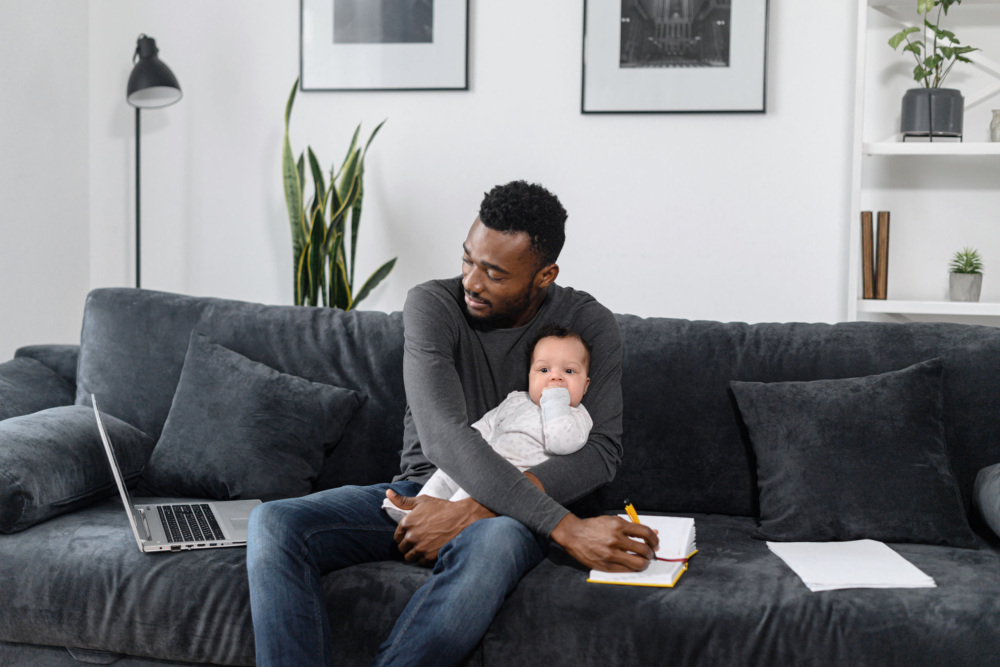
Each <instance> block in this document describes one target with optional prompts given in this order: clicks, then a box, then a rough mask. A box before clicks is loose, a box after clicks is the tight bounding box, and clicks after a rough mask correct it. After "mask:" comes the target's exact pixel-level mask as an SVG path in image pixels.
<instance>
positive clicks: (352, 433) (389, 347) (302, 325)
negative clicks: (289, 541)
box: [76, 288, 406, 488]
mask: <svg viewBox="0 0 1000 667" xmlns="http://www.w3.org/2000/svg"><path fill="white" fill-rule="evenodd" d="M196 329H197V331H198V332H199V333H202V334H204V335H206V336H207V337H208V338H209V339H210V340H212V341H213V342H215V343H218V344H220V345H222V346H224V347H226V348H228V349H230V350H233V351H235V352H237V353H239V354H242V355H243V356H245V357H247V358H248V359H252V360H253V361H258V362H260V363H263V364H266V365H267V366H270V367H271V368H273V369H275V370H278V371H281V372H282V373H288V374H290V375H295V376H298V377H302V378H305V379H307V380H310V381H312V382H321V383H324V384H329V385H332V386H335V387H343V388H345V389H351V390H353V391H357V392H358V393H360V394H362V395H364V396H366V397H368V400H367V401H366V402H365V404H364V405H363V406H362V407H361V408H360V409H359V410H358V413H357V415H356V416H355V418H354V419H352V420H351V423H350V424H348V426H347V431H346V432H345V434H344V437H343V438H342V439H341V442H340V444H338V445H337V447H335V448H334V449H333V451H332V452H331V453H330V455H329V456H328V457H327V459H326V461H325V463H324V466H323V470H322V472H321V473H320V476H319V479H318V480H317V482H316V487H317V488H329V487H332V486H339V485H342V484H373V483H377V482H386V481H389V480H390V479H391V478H392V476H393V475H394V474H395V473H397V472H398V471H399V450H400V448H401V446H402V441H403V414H404V412H405V409H406V397H405V394H404V392H403V324H402V317H401V314H400V313H393V314H391V315H387V314H385V313H377V312H367V311H350V312H344V311H340V310H335V309H332V308H313V307H307V306H266V305H262V304H255V303H245V302H241V301H229V300H225V299H212V298H199V297H190V296H182V295H177V294H167V293H163V292H154V291H149V290H136V289H129V288H113V289H98V290H94V291H92V292H91V293H90V294H89V295H88V297H87V305H86V309H85V311H84V319H83V332H82V334H81V347H80V363H79V377H78V387H77V398H76V401H77V403H82V404H86V403H89V393H88V392H91V391H93V392H95V393H97V395H98V396H99V397H100V401H101V409H102V410H104V411H106V412H108V413H109V414H112V415H115V416H116V417H119V418H121V419H123V420H124V421H126V422H128V423H130V424H133V425H135V426H137V427H139V428H140V429H142V430H143V431H145V432H146V433H148V434H150V435H151V436H153V437H154V438H159V437H160V432H161V431H162V429H163V424H164V422H165V421H166V418H167V414H168V413H169V411H170V406H171V403H172V401H173V396H174V391H175V390H176V388H177V382H178V379H179V378H180V373H181V368H182V366H183V364H184V357H185V355H186V353H187V348H188V343H189V341H190V338H191V333H192V331H194V330H196Z"/></svg>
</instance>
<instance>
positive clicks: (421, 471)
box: [396, 278, 622, 536]
mask: <svg viewBox="0 0 1000 667" xmlns="http://www.w3.org/2000/svg"><path fill="white" fill-rule="evenodd" d="M549 322H555V323H557V324H560V325H562V326H564V327H567V328H569V329H572V330H573V331H576V332H577V333H579V334H580V335H581V336H582V337H583V338H584V340H586V341H587V342H588V343H589V344H590V345H591V347H592V349H593V354H592V355H591V361H590V387H589V388H588V390H587V394H586V395H585V396H584V399H583V404H584V405H585V406H586V408H587V410H588V412H590V415H591V417H592V418H593V420H594V427H593V428H592V429H591V431H590V437H589V438H588V440H587V444H586V445H584V446H583V448H582V449H580V450H579V451H577V452H575V453H573V454H569V455H566V456H557V457H553V458H551V459H549V460H548V461H546V462H544V463H542V464H541V465H539V466H537V467H535V468H533V469H532V470H531V472H532V473H533V474H534V475H535V476H536V477H538V479H539V480H540V481H541V482H542V484H543V485H544V487H545V492H544V493H543V492H542V491H540V490H539V489H538V488H537V487H536V486H535V485H534V484H532V483H531V481H530V480H529V479H528V478H527V477H525V476H524V475H523V474H522V473H521V472H519V471H518V470H517V468H515V467H514V466H513V465H511V464H510V463H508V462H507V461H506V460H504V458H503V457H502V456H500V455H499V454H497V453H496V452H495V451H494V450H493V449H492V448H491V447H490V446H489V445H488V444H487V443H486V441H485V440H483V438H482V436H481V435H480V434H479V432H478V431H476V430H475V429H473V428H472V426H471V424H472V423H474V422H475V421H476V420H477V419H479V418H480V417H482V416H483V415H484V414H486V413H487V412H488V411H489V410H491V409H493V408H495V407H496V406H497V405H499V404H500V402H501V401H503V399H504V397H506V396H507V394H509V393H510V392H512V391H526V390H527V388H528V363H529V359H530V355H531V350H530V349H529V346H530V345H531V342H532V341H533V340H534V338H535V336H536V335H537V332H538V330H539V329H540V328H541V327H542V325H544V324H547V323H549ZM403 326H404V336H405V338H404V347H403V380H404V383H405V387H406V398H407V403H408V406H407V411H406V417H405V423H404V432H403V451H402V459H401V462H400V467H401V470H402V472H401V474H400V475H398V476H397V477H396V479H397V480H399V479H409V480H413V481H418V482H425V481H426V480H427V479H428V478H429V477H430V476H431V474H432V473H433V472H434V470H435V469H436V468H437V467H440V468H441V469H442V470H444V471H445V472H446V473H448V475H449V476H451V478H452V479H454V480H455V482H456V483H457V484H458V485H459V486H461V487H462V488H463V489H465V491H466V492H468V493H469V495H471V496H472V497H473V498H475V499H476V500H477V501H479V502H480V503H482V504H483V505H484V506H486V507H488V508H489V509H491V510H492V511H494V512H496V513H497V514H501V515H504V516H509V517H511V518H514V519H517V520H518V521H520V522H521V523H523V524H524V525H526V526H527V527H528V528H530V529H532V530H533V531H535V532H537V533H539V534H541V535H545V536H548V535H549V534H550V533H551V532H552V529H553V528H555V526H556V524H557V523H559V522H560V521H561V520H562V519H563V517H565V516H566V514H567V513H568V510H566V509H565V508H564V507H563V505H565V504H567V503H569V502H572V501H573V500H576V499H577V498H580V497H581V496H583V495H585V494H587V493H589V492H590V491H592V490H594V489H596V488H597V487H599V486H601V485H603V484H606V483H607V482H609V481H611V479H613V478H614V475H615V471H616V470H617V468H618V464H619V462H620V461H621V456H622V447H621V436H622V394H621V359H622V346H621V332H620V331H619V330H618V323H617V322H616V321H615V318H614V315H612V314H611V311H609V310H608V309H607V308H605V307H604V306H602V305H601V304H600V303H598V302H597V300H596V299H594V298H593V297H592V296H590V295H589V294H587V293H585V292H580V291H577V290H573V289H571V288H568V287H560V286H558V285H551V286H550V287H549V288H548V293H547V295H546V298H545V301H544V302H543V303H542V306H541V308H540V309H539V311H538V313H537V314H536V315H535V317H534V318H533V319H532V320H531V321H530V322H529V323H528V324H526V325H524V326H521V327H515V328H511V329H493V328H486V327H482V326H479V325H477V324H476V323H474V322H471V321H470V319H469V318H467V317H466V315H465V304H464V300H463V290H462V284H461V279H460V278H452V279H448V280H433V281H430V282H426V283H423V284H422V285H417V286H416V287H414V288H413V289H411V290H410V292H409V294H407V297H406V304H405V305H404V307H403Z"/></svg>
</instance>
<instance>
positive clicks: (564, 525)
mask: <svg viewBox="0 0 1000 667" xmlns="http://www.w3.org/2000/svg"><path fill="white" fill-rule="evenodd" d="M581 521H582V519H580V517H578V516H576V515H575V514H573V513H572V512H567V513H566V516H564V517H563V518H562V519H560V520H559V523H557V524H556V527H555V528H553V529H552V532H551V533H549V538H550V539H551V540H552V541H553V542H555V543H556V544H558V545H559V546H561V547H565V546H566V545H567V544H569V542H570V541H571V540H572V537H573V535H574V534H575V533H576V529H577V527H578V526H579V525H580V522H581Z"/></svg>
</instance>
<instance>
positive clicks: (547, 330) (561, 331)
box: [528, 322, 594, 371]
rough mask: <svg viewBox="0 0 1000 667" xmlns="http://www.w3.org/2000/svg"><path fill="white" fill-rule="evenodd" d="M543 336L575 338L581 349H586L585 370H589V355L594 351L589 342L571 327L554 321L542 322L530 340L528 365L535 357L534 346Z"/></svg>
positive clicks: (529, 365)
mask: <svg viewBox="0 0 1000 667" xmlns="http://www.w3.org/2000/svg"><path fill="white" fill-rule="evenodd" d="M543 338H575V339H577V340H578V341H580V343H582V344H583V349H584V350H586V351H587V370H588V371H589V370H590V357H591V356H592V355H593V353H594V351H593V349H592V348H591V347H590V343H588V342H587V341H585V340H584V339H583V336H581V335H580V334H578V333H577V332H575V331H573V330H572V329H567V328H566V327H564V326H563V325H561V324H556V323H555V322H549V323H547V324H543V325H542V328H541V329H539V330H538V334H537V335H536V336H535V339H534V340H533V341H531V355H530V356H529V357H528V367H529V368H530V367H531V362H532V361H533V360H534V358H535V348H536V347H537V346H538V342H539V341H540V340H542V339H543Z"/></svg>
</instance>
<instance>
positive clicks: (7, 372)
mask: <svg viewBox="0 0 1000 667" xmlns="http://www.w3.org/2000/svg"><path fill="white" fill-rule="evenodd" d="M75 399H76V387H75V386H74V385H73V384H71V383H70V382H67V381H66V379H65V378H63V377H62V376H60V375H59V373H57V372H56V371H54V370H52V369H51V368H49V367H48V366H46V365H45V364H43V363H42V362H40V361H38V360H37V359H32V358H31V357H18V358H16V359H11V360H10V361H7V362H4V363H2V364H0V420H6V419H11V418H13V417H20V416H22V415H30V414H32V413H34V412H38V411H39V410H47V409H48V408H55V407H59V406H63V405H72V404H73V401H74V400H75Z"/></svg>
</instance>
